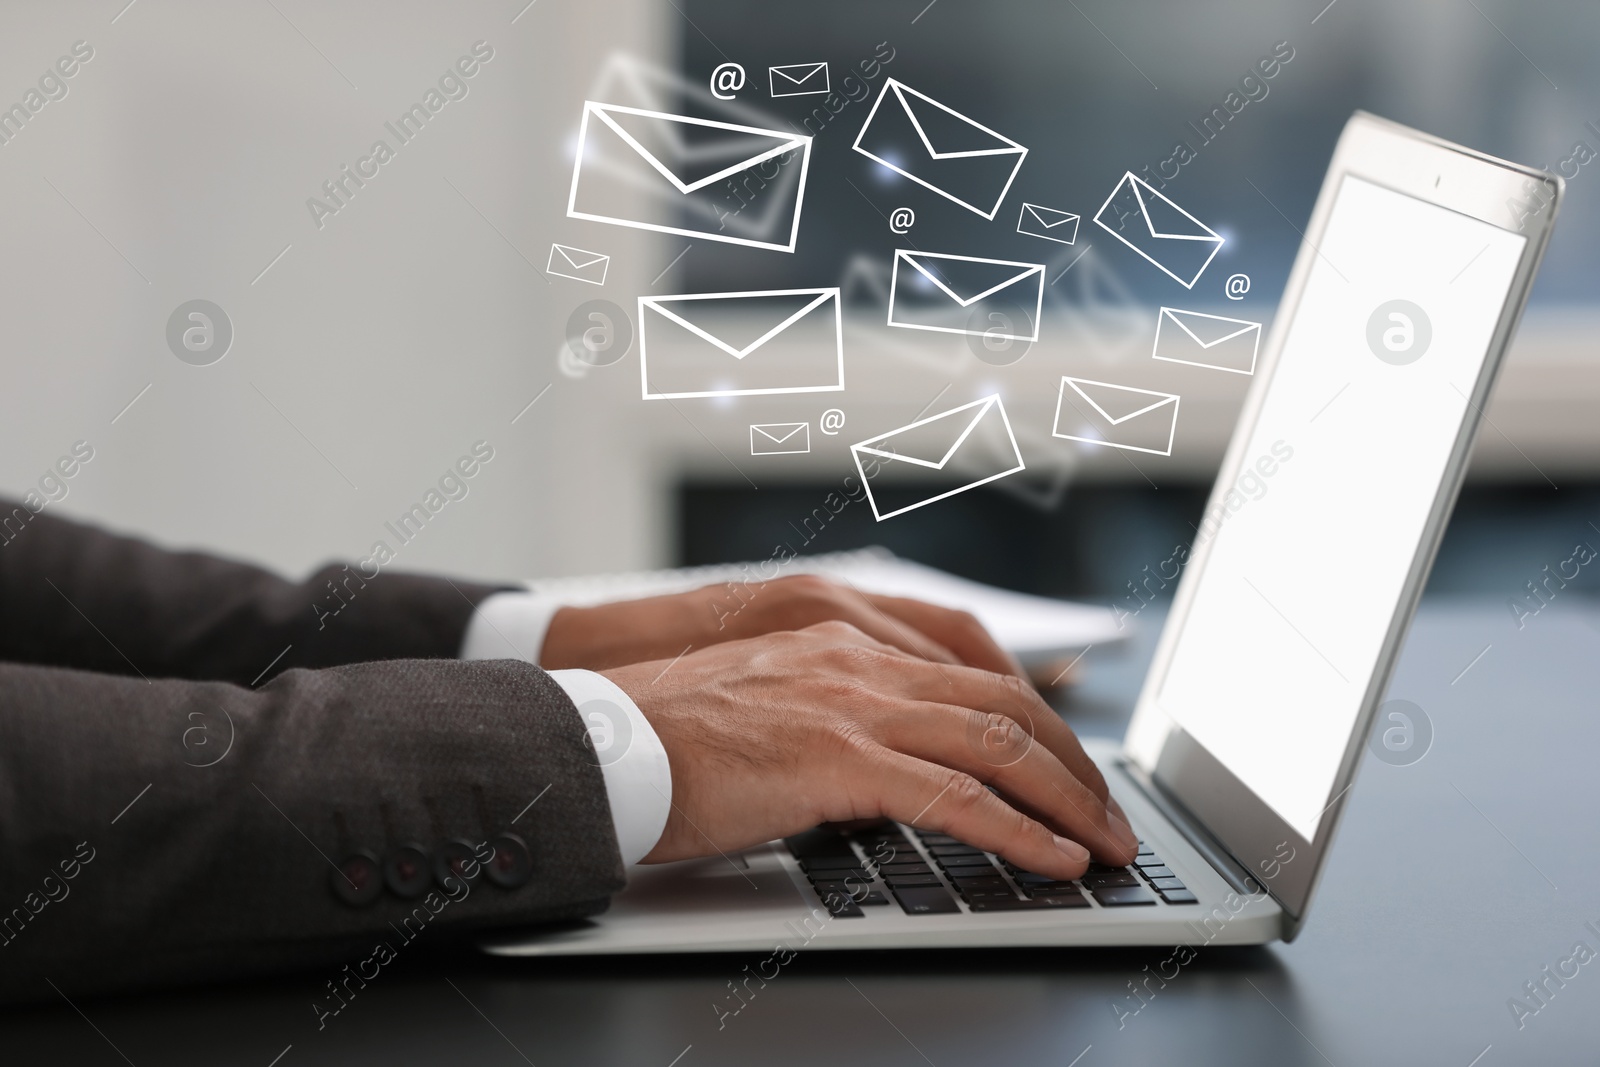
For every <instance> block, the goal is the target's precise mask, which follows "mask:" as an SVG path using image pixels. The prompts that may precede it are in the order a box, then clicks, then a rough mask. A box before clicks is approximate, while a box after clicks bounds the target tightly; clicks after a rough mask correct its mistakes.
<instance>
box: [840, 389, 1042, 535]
mask: <svg viewBox="0 0 1600 1067" xmlns="http://www.w3.org/2000/svg"><path fill="white" fill-rule="evenodd" d="M994 423H998V428H999V429H1000V430H1003V431H1004V436H1003V438H1000V439H1001V440H1003V441H1005V442H1006V444H1007V446H1008V447H1005V448H1003V449H1001V451H1000V453H999V454H993V453H992V451H989V450H980V449H979V448H977V447H974V446H976V445H979V444H982V436H983V435H982V434H980V433H978V432H977V431H980V430H983V429H986V428H988V427H990V425H991V424H994ZM850 455H851V457H852V458H853V459H854V460H855V461H856V471H857V472H858V473H859V474H860V475H861V484H862V485H863V486H864V487H865V488H866V491H867V501H868V503H870V504H871V505H872V514H873V515H874V516H876V517H877V519H878V521H879V522H882V521H883V520H884V519H892V518H894V517H895V516H896V515H904V514H905V513H906V512H908V511H914V510H916V509H917V508H920V507H923V506H924V505H927V504H932V503H933V502H934V501H936V500H944V499H945V498H946V497H952V496H955V495H956V494H957V493H964V492H966V491H967V490H968V489H974V488H976V487H978V486H980V485H984V484H986V483H988V482H992V481H995V480H996V479H999V478H1004V477H1006V476H1007V475H1008V474H1015V473H1017V472H1018V471H1020V470H1024V469H1025V468H1026V465H1025V464H1024V463H1023V462H1022V452H1021V450H1019V449H1018V448H1017V437H1016V434H1014V433H1012V432H1011V420H1010V419H1008V418H1006V407H1005V404H1003V403H1001V401H1000V396H999V394H998V393H996V394H993V395H991V396H986V397H983V398H982V399H980V400H974V401H972V403H970V404H962V405H961V406H960V407H954V408H951V409H950V410H949V411H942V412H940V413H939V414H937V415H930V416H928V417H927V418H925V419H918V420H917V421H916V422H913V423H910V424H909V425H906V426H902V427H900V428H899V429H898V430H890V431H889V432H888V433H886V434H881V435H879V436H878V437H873V438H870V439H868V440H866V441H862V442H861V443H860V444H855V445H851V446H850ZM958 461H959V462H958ZM869 467H870V468H871V470H870V471H869V470H868V468H869ZM957 467H960V469H961V471H962V477H961V480H960V481H961V484H959V485H957V486H956V487H955V488H954V489H951V488H949V477H948V473H949V472H953V471H954V470H955V469H956V468H957ZM941 472H944V473H941ZM902 477H904V478H905V479H906V480H907V481H908V482H909V485H908V486H907V487H905V488H903V489H901V490H899V491H898V492H896V491H895V490H893V489H891V488H890V487H889V486H888V485H887V484H886V482H885V479H886V478H888V479H894V480H898V479H900V478H902ZM891 493H893V494H894V495H896V496H897V497H903V499H897V500H896V501H895V502H894V503H892V504H891V503H889V502H888V501H887V500H886V499H885V498H886V496H887V495H889V494H891Z"/></svg>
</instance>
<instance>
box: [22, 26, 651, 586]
mask: <svg viewBox="0 0 1600 1067" xmlns="http://www.w3.org/2000/svg"><path fill="white" fill-rule="evenodd" d="M274 3H275V4H276V10H275V9H274V6H273V5H271V4H267V3H264V2H263V3H246V4H215V3H205V2H200V0H189V2H183V0H162V2H160V3H154V2H148V0H147V2H143V3H136V4H135V5H134V6H132V7H131V8H129V9H128V10H126V11H125V12H124V13H123V14H121V16H120V17H117V18H116V21H115V22H113V21H112V19H113V17H114V16H116V15H117V11H118V9H119V7H120V6H121V5H120V2H119V3H113V4H111V5H109V6H108V5H107V4H105V3H94V4H89V3H73V4H66V3H63V4H51V5H43V4H37V5H21V4H13V5H7V7H6V9H5V11H4V13H3V21H4V26H3V32H0V71H3V72H6V73H4V74H3V75H0V100H4V101H7V102H9V101H11V100H12V99H13V98H15V99H17V100H22V99H23V94H24V93H25V92H26V91H27V90H28V88H29V87H30V86H31V84H32V83H33V81H34V80H35V79H37V77H38V76H39V75H41V74H42V73H44V72H45V71H46V69H47V68H48V67H49V66H50V65H51V64H52V63H53V62H54V61H55V60H56V59H57V57H58V56H61V55H63V54H65V53H67V52H68V51H69V50H70V48H71V46H72V44H73V43H74V42H76V41H79V40H84V41H87V42H88V43H89V45H90V46H92V47H93V49H94V55H93V58H92V59H91V60H89V61H88V62H87V63H85V64H83V66H82V68H81V69H80V70H79V71H78V72H77V73H76V74H75V75H74V76H73V77H72V78H71V79H70V80H67V81H66V85H67V87H68V93H67V95H66V96H65V97H64V98H61V99H58V100H54V101H51V102H49V103H48V104H46V105H45V106H44V107H43V108H42V109H40V111H39V112H38V113H37V114H36V115H34V116H33V117H32V118H31V119H30V120H29V121H28V122H27V124H26V125H25V127H24V128H23V129H22V131H21V133H20V134H17V135H16V136H14V137H13V138H12V139H11V140H10V142H9V143H6V144H4V145H0V203H3V205H4V207H3V209H0V211H3V214H4V217H5V226H4V242H3V245H0V316H3V322H4V348H3V355H0V361H3V362H0V366H3V371H4V378H5V382H6V385H5V401H4V405H3V409H0V491H4V492H5V493H7V494H13V495H14V494H19V493H21V492H23V491H25V490H26V489H27V488H28V487H29V486H31V485H33V484H34V483H35V482H36V480H37V479H38V477H39V476H40V475H41V474H42V473H44V471H45V469H46V467H47V466H48V465H49V464H51V463H52V462H53V461H54V460H55V459H56V458H57V457H58V455H60V454H62V453H64V452H65V451H67V449H68V448H69V446H70V445H71V444H72V443H73V442H74V441H75V440H78V439H80V438H82V439H87V440H88V441H89V442H91V443H92V445H93V446H94V449H95V453H96V454H95V458H94V459H93V461H92V462H90V463H89V464H88V465H87V467H85V468H84V470H83V471H82V472H81V473H79V474H78V475H77V476H76V477H75V478H74V479H72V481H71V482H70V483H69V486H70V494H69V495H68V497H67V498H66V499H65V500H64V501H63V502H62V503H60V504H59V505H55V507H58V508H59V511H60V513H62V514H72V515H76V516H80V517H85V518H92V519H98V520H104V521H106V522H110V523H113V524H115V525H116V526H118V527H121V528H124V529H131V530H135V531H139V532H142V533H145V534H148V535H150V536H153V537H155V538H157V539H159V540H161V541H163V542H167V543H172V544H186V545H200V546H205V547H208V548H212V549H216V550H222V551H226V552H229V553H232V554H235V555H239V556H244V557H248V558H253V559H258V560H262V561H266V562H268V563H270V564H272V565H274V566H278V567H282V568H286V569H289V570H291V571H300V570H303V569H304V568H306V567H308V566H310V565H312V564H314V563H315V562H317V561H319V560H321V559H325V558H328V557H329V556H333V555H353V554H361V553H364V552H365V551H366V550H367V549H368V547H369V546H370V544H371V542H372V541H373V540H374V539H375V538H378V537H380V536H385V532H384V530H383V527H382V523H383V521H384V520H385V519H390V518H393V517H394V516H395V515H397V514H398V513H399V512H401V511H403V510H405V509H406V508H407V507H408V506H409V505H410V504H411V503H413V502H414V501H416V500H418V499H419V498H420V497H421V496H422V495H423V493H424V492H425V491H426V490H427V489H428V488H429V487H430V485H432V484H433V482H434V481H435V480H436V479H437V478H438V476H439V475H440V474H441V473H442V472H444V471H445V469H446V468H447V467H448V466H449V465H450V464H451V463H452V462H453V461H454V460H455V459H456V458H457V457H458V456H460V455H461V454H463V453H464V452H466V451H467V450H468V447H469V445H470V444H471V443H472V442H474V441H476V440H479V439H486V440H488V441H490V442H491V443H492V444H493V446H494V448H495V450H496V458H495V459H494V460H493V461H492V462H491V463H490V464H488V465H487V466H486V467H485V468H484V470H483V471H482V473H481V474H480V475H479V476H478V477H476V478H475V479H474V480H473V481H472V482H471V483H470V484H471V491H470V494H469V495H468V496H467V497H466V498H465V499H464V500H461V501H459V502H457V503H452V504H450V505H448V506H447V507H446V508H445V509H444V511H443V512H441V514H440V515H439V516H438V517H437V518H436V519H435V520H434V521H433V523H432V524H431V525H430V526H429V527H428V528H427V529H426V530H425V531H424V533H423V534H422V535H421V536H419V537H418V538H417V539H416V540H415V541H414V542H413V543H412V544H410V545H408V546H406V547H405V548H404V549H403V550H402V551H401V555H400V561H399V564H398V565H399V566H403V567H415V568H444V567H448V568H450V569H452V570H454V571H457V572H464V573H468V574H473V575H484V576H491V575H492V576H502V577H503V576H508V575H512V576H515V575H521V574H526V573H540V572H552V571H570V570H574V569H593V568H596V567H601V566H605V565H609V564H614V563H615V562H616V561H617V560H619V559H620V560H622V561H626V562H632V563H643V562H647V561H650V560H652V559H653V558H656V556H658V555H659V554H661V553H663V552H665V551H666V549H665V535H664V525H663V524H664V521H665V506H664V497H663V495H662V493H661V492H660V491H659V490H658V485H659V483H660V481H661V479H659V478H656V477H654V476H653V471H652V469H651V464H650V463H649V462H641V459H640V457H639V456H637V455H635V454H633V453H632V452H631V446H630V443H629V442H628V441H626V440H624V439H622V438H621V437H619V436H618V435H617V434H616V433H615V432H613V431H614V429H615V425H614V424H615V423H616V421H617V420H618V419H619V418H621V417H622V415H623V413H624V412H625V411H626V406H625V405H624V404H622V403H619V398H620V397H622V396H624V395H634V394H631V393H630V392H629V390H628V389H627V388H626V387H625V385H624V382H623V378H622V375H621V374H620V373H616V372H618V371H619V370H620V368H609V369H608V371H609V372H611V373H609V374H608V373H606V372H602V371H598V370H596V371H593V372H591V373H590V374H589V375H588V376H587V377H586V378H584V379H583V380H575V379H573V378H570V377H567V376H564V375H562V374H561V373H559V371H558V369H557V366H556V351H557V347H558V340H559V338H560V336H561V334H562V322H563V321H564V320H565V318H566V316H567V314H568V313H569V312H570V311H571V310H572V308H573V307H575V306H576V305H577V303H578V302H579V301H580V300H582V299H587V298H589V297H590V296H591V295H605V296H608V297H610V298H612V299H615V300H617V301H618V302H619V303H626V302H627V301H626V298H625V297H624V295H623V294H626V293H629V292H633V291H637V290H638V289H639V288H640V287H641V285H642V282H643V281H646V280H648V279H649V278H650V277H652V276H653V275H654V274H655V273H656V272H657V271H659V270H660V268H661V267H662V266H664V265H665V262H666V261H665V260H664V259H662V260H660V262H657V261H656V258H655V257H656V255H657V253H656V250H655V249H654V248H653V247H652V245H651V243H650V242H649V241H648V240H641V239H640V236H642V235H636V234H635V233H634V232H633V231H628V230H622V229H617V228H606V229H607V231H608V232H607V233H606V234H605V238H604V241H605V244H604V249H605V250H606V251H609V252H611V253H612V254H613V256H614V271H613V276H612V279H611V284H608V285H607V287H606V292H605V293H604V294H600V293H599V291H598V290H594V291H580V290H588V289H589V287H586V286H583V285H580V284H578V283H570V282H564V281H561V280H560V279H548V278H546V277H545V276H544V274H543V271H542V269H541V268H543V267H544V266H545V263H546V257H547V255H548V253H549V248H550V242H551V241H552V240H556V239H560V240H566V241H573V242H575V243H581V242H580V241H579V238H583V237H586V236H588V235H586V234H583V233H581V232H578V231H574V230H572V229H571V226H572V224H571V223H569V222H568V221H567V220H566V219H565V218H564V207H565V193H566V183H567V180H568V178H569V176H570V173H571V163H570V155H569V153H570V150H571V145H570V144H569V143H568V141H569V137H570V131H571V130H572V129H573V128H575V126H576V121H577V116H578V115H579V113H580V112H581V108H582V100H583V98H584V94H585V91H586V89H587V88H588V85H589V82H590V80H591V78H593V77H594V74H595V72H596V71H597V70H599V69H600V68H601V67H602V66H603V63H604V59H605V57H606V56H607V55H609V54H612V53H614V52H617V51H628V52H632V53H634V54H637V55H640V56H645V57H648V56H651V54H652V53H654V52H659V51H660V50H661V49H662V48H663V42H664V41H665V40H667V37H666V35H665V33H664V31H663V29H662V28H661V26H660V25H659V24H658V22H657V19H658V18H659V16H660V11H659V10H657V9H658V8H659V9H660V10H665V11H667V12H669V13H670V8H666V7H664V6H663V5H653V4H652V5H645V4H638V3H631V2H626V0H599V2H596V0H588V2H586V3H584V4H582V5H573V4H560V3H553V2H550V0H542V2H540V3H536V4H534V5H533V6H532V7H530V8H529V9H528V10H527V11H526V12H525V13H524V14H522V15H521V17H520V18H518V19H517V21H516V22H515V24H513V23H512V18H513V17H514V16H516V15H517V12H518V9H519V7H520V6H521V5H520V4H518V3H473V4H454V5H450V6H448V7H445V6H444V5H429V4H421V3H392V2H384V3H376V2H373V3H354V2H345V3H340V4H335V5H329V4H322V3H314V2H310V0H274ZM280 12H281V14H280ZM291 22H292V23H293V24H292V25H291ZM302 33H303V34H304V36H302ZM479 40H483V41H486V42H488V44H489V46H491V47H492V48H493V50H494V56H493V59H492V60H490V61H488V62H487V63H485V64H483V65H482V67H481V69H480V70H479V71H478V73H477V74H476V75H475V76H474V77H472V78H471V79H469V80H467V81H466V84H467V86H468V93H467V95H466V96H465V97H464V98H462V99H459V100H455V101H453V102H450V103H448V104H447V105H446V106H445V107H444V108H443V109H442V110H441V111H440V112H439V114H437V115H436V116H435V117H434V118H433V119H432V120H431V122H430V123H429V124H428V126H427V128H426V129H425V130H424V131H423V132H422V133H421V134H419V135H418V136H417V137H416V139H415V140H413V141H412V142H411V143H409V144H406V145H404V146H403V147H399V148H398V149H397V151H396V154H395V158H394V159H393V161H392V162H390V163H388V164H387V165H385V166H383V167H382V168H380V170H379V173H378V175H377V176H376V177H375V178H372V179H371V180H370V181H369V182H368V184H367V185H366V186H365V188H362V189H360V190H359V191H358V192H357V194H356V195H355V196H354V197H352V198H351V199H350V201H349V203H348V204H347V206H346V207H344V208H343V209H342V210H341V211H339V213H338V214H336V215H334V216H332V217H329V218H325V219H324V220H323V223H324V225H323V227H322V228H321V229H320V230H319V229H318V228H317V226H316V225H315V224H314V223H313V220H312V216H311V213H310V212H309V211H308V209H307V207H306V200H307V198H308V197H310V196H313V195H316V194H318V193H319V187H320V186H321V184H322V183H323V182H324V181H326V180H328V179H330V178H333V177H336V176H337V172H338V169H339V168H340V167H341V166H342V165H344V164H347V163H348V164H352V165H354V164H355V162H356V161H357V159H358V158H360V157H361V156H363V155H366V154H367V151H368V149H369V146H370V145H371V144H372V142H373V141H374V140H375V139H377V138H379V137H385V138H386V139H388V140H389V141H390V142H391V144H395V145H397V144H398V141H397V139H396V138H395V137H393V136H392V135H390V134H389V133H388V132H387V131H386V130H385V129H384V123H385V122H386V121H388V120H391V119H394V118H396V117H398V116H399V114H400V113H401V112H402V111H404V110H405V109H406V108H407V107H408V106H409V105H410V104H411V103H413V102H415V101H417V100H418V99H419V98H421V96H422V95H423V93H424V92H425V91H426V90H427V89H428V88H429V87H431V86H433V85H434V84H435V83H436V82H437V80H438V78H439V77H440V75H441V74H442V73H443V72H445V71H446V69H447V68H448V67H449V66H450V64H452V63H453V62H454V61H455V60H456V59H457V58H458V57H460V56H462V55H464V54H466V53H468V52H469V51H470V49H471V46H472V45H473V43H474V42H476V41H479ZM319 53H320V54H319ZM347 79H348V80H347ZM351 83H353V84H354V87H352V84H351ZM52 186H53V187H52ZM452 186H453V187H454V188H452ZM58 190H59V191H58ZM457 190H459V192H458V191H457ZM468 200H470V204H469V203H468ZM479 212H481V213H482V214H481V215H480V214H479ZM485 216H486V217H487V221H486V218H485ZM286 245H288V246H290V248H289V251H288V252H287V253H286V254H285V255H284V256H283V258H282V259H281V260H279V261H278V262H277V263H276V264H275V265H274V266H272V268H271V269H270V270H268V271H267V272H266V274H265V275H264V276H261V277H259V279H258V280H257V276H258V274H260V272H261V271H262V270H263V268H265V267H266V266H267V265H268V263H269V262H271V261H272V260H273V257H274V256H276V255H278V253H279V252H280V251H281V250H282V249H283V248H284V247H285V246H286ZM530 262H531V265H530ZM196 297H201V298H205V299H209V300H212V301H214V302H216V303H217V304H219V305H220V306H221V307H222V308H223V309H224V310H225V311H226V312H227V313H228V315H229V316H230V317H231V319H232V321H233V323H234V327H235V330H236V338H235V341H234V343H233V347H232V350H231V351H230V352H229V353H228V355H227V356H226V357H225V358H224V359H222V360H221V361H220V362H218V363H216V364H214V365H211V366H206V367H195V366H190V365H187V364H185V363H182V362H180V361H179V360H178V359H176V358H175V357H174V356H173V354H172V353H171V352H170V351H168V349H167V345H166V342H165V336H164V334H165V326H166V321H167V318H168V316H169V314H170V313H171V312H172V310H173V309H174V308H175V307H176V306H177V305H178V304H179V303H181V302H183V301H185V300H189V299H192V298H196ZM552 383H553V384H552ZM146 385H149V386H150V388H149V390H148V391H147V392H145V393H144V394H143V396H142V397H141V398H140V399H139V400H138V402H137V403H136V404H134V406H133V407H132V408H131V409H129V410H128V411H127V412H126V413H125V414H122V415H121V417H120V418H117V416H118V412H119V411H120V410H121V409H122V408H123V407H124V406H125V405H126V404H127V403H128V402H129V401H130V400H131V399H133V398H134V397H135V396H136V395H138V394H139V393H140V391H141V390H143V389H144V388H145V386H146ZM547 385H550V391H549V392H548V393H547V394H546V395H545V396H544V398H543V399H542V400H541V401H540V402H539V403H538V404H537V405H536V406H535V407H534V408H533V409H531V410H530V411H528V412H527V414H525V415H523V416H522V418H521V419H520V420H519V421H518V422H517V423H516V425H514V426H513V425H511V419H512V418H513V417H514V416H516V415H517V413H518V412H519V410H520V409H522V408H523V406H524V405H525V404H526V403H527V402H528V401H529V400H530V399H532V398H533V397H534V396H535V395H537V394H538V393H539V391H540V390H541V389H543V388H545V387H546V386H547ZM114 418H116V421H115V423H114V424H113V422H112V420H113V419H114ZM291 424H292V425H291ZM302 435H303V436H302ZM601 484H603V485H604V487H605V491H604V493H597V491H596V490H597V486H598V485H601ZM600 499H603V501H604V505H603V506H602V507H599V508H597V509H596V510H595V511H594V512H593V513H590V512H588V511H587V510H586V509H587V508H588V507H589V505H591V504H593V503H594V502H595V501H597V500H600ZM386 539H388V540H390V541H391V543H393V541H394V539H393V538H386Z"/></svg>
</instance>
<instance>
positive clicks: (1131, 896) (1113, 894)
mask: <svg viewBox="0 0 1600 1067" xmlns="http://www.w3.org/2000/svg"><path fill="white" fill-rule="evenodd" d="M1089 892H1090V893H1092V894H1094V899H1095V901H1096V902H1097V903H1099V905H1100V906H1101V907H1103V908H1126V907H1130V906H1132V905H1136V904H1154V903H1155V902H1156V896H1155V894H1154V893H1152V892H1150V890H1148V889H1146V888H1145V887H1144V886H1142V885H1112V886H1106V887H1105V888H1103V889H1091V890H1089Z"/></svg>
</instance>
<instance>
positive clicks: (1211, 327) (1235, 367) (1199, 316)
mask: <svg viewBox="0 0 1600 1067" xmlns="http://www.w3.org/2000/svg"><path fill="white" fill-rule="evenodd" d="M1260 346H1261V324H1260V323H1259V322H1249V321H1247V320H1245V319H1230V318H1228V317H1227V316H1226V315H1207V314H1205V313H1203V312H1199V311H1180V310H1179V309H1177V308H1168V307H1164V308H1162V309H1161V314H1160V316H1159V317H1158V318H1157V319H1156V346H1155V350H1154V351H1153V352H1151V353H1150V355H1151V356H1152V357H1153V358H1155V359H1160V360H1165V361H1166V362H1168V363H1187V364H1188V365H1190V366H1191V367H1210V368H1211V369H1212V370H1225V371H1228V372H1230V373H1232V374H1254V373H1255V370H1256V351H1257V349H1258V348H1260Z"/></svg>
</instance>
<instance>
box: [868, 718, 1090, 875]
mask: <svg viewBox="0 0 1600 1067" xmlns="http://www.w3.org/2000/svg"><path fill="white" fill-rule="evenodd" d="M864 770H865V774H866V775H867V776H869V777H868V780H867V781H864V782H860V783H856V786H857V789H858V790H859V789H860V788H861V787H863V786H865V787H866V788H868V789H870V790H872V791H873V793H874V798H875V800H876V805H877V807H878V808H879V809H880V810H881V812H882V813H883V814H884V815H886V816H888V817H889V818H891V819H894V820H895V821H896V822H903V823H906V824H907V825H909V826H915V827H917V828H918V829H922V830H934V831H938V832H940V833H946V834H949V835H950V836H951V837H954V838H955V839H957V840H958V841H965V842H966V843H967V844H969V845H972V846H974V847H976V848H981V849H983V850H984V851H985V852H993V853H996V854H997V855H1000V856H1003V857H1005V858H1006V859H1008V860H1010V861H1011V862H1012V863H1014V864H1016V865H1017V866H1018V867H1021V868H1023V869H1024V870H1029V871H1037V872H1039V873H1040V874H1050V875H1054V876H1055V877H1057V878H1081V877H1082V876H1083V874H1084V872H1085V871H1087V870H1088V869H1089V850H1088V849H1086V848H1084V847H1083V846H1082V845H1080V844H1078V843H1077V842H1076V841H1073V840H1071V839H1070V838H1066V837H1061V836H1058V835H1057V834H1055V833H1053V832H1052V831H1051V830H1050V829H1049V828H1048V827H1046V826H1045V825H1044V824H1043V823H1041V822H1039V821H1038V820H1036V819H1031V818H1029V817H1028V816H1027V815H1024V814H1023V813H1022V812H1020V811H1018V810H1017V809H1016V808H1013V807H1012V806H1011V805H1009V804H1007V803H1006V802H1005V801H1003V800H1001V799H1000V798H999V797H997V796H995V795H994V794H993V793H991V792H989V790H988V789H987V788H986V787H985V786H984V784H983V783H982V782H980V781H979V780H978V779H976V778H974V777H972V776H971V775H970V774H964V773H962V772H961V771H955V770H951V769H950V768H948V767H940V766H937V765H935V764H932V763H927V762H925V761H923V760H919V759H916V758H914V757H912V756H906V755H902V754H901V753H898V752H892V751H890V750H889V749H886V748H885V749H879V750H878V755H877V757H876V758H874V759H873V760H872V762H871V765H870V766H869V767H868V768H865V769H864Z"/></svg>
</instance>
